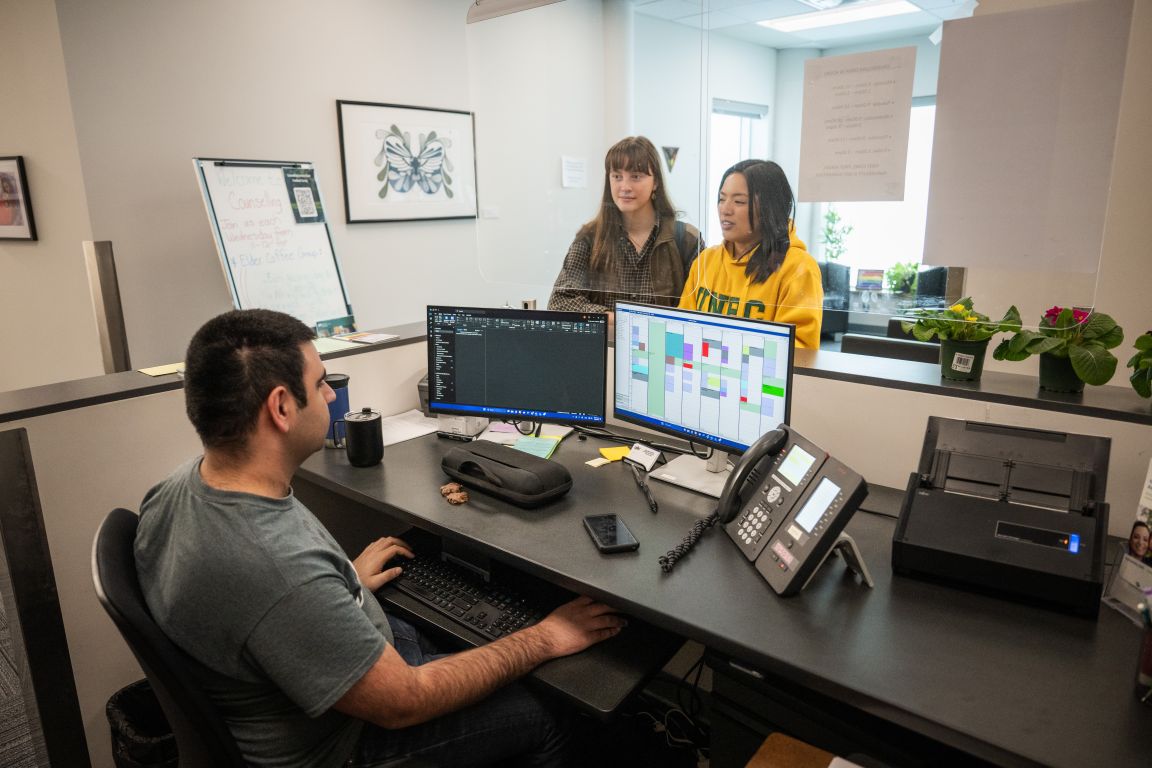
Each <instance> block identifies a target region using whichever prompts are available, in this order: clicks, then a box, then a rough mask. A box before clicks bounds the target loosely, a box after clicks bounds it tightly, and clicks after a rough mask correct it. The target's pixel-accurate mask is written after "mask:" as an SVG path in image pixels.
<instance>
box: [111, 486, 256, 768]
mask: <svg viewBox="0 0 1152 768" xmlns="http://www.w3.org/2000/svg"><path fill="white" fill-rule="evenodd" d="M138 523H139V518H138V517H137V516H136V515H135V514H134V513H133V512H130V511H128V510H126V509H114V510H112V511H111V512H110V513H108V516H107V517H106V518H104V522H103V523H102V524H101V525H100V530H99V531H97V532H96V540H95V542H94V543H93V546H92V581H93V583H94V584H95V586H96V596H97V598H99V600H100V604H101V605H103V606H104V610H106V611H107V612H108V615H109V616H111V617H112V621H113V622H114V623H115V624H116V628H117V629H119V630H120V634H121V635H123V636H124V640H125V641H127V643H128V647H129V648H131V649H132V653H133V654H134V655H135V656H136V660H137V661H139V662H140V666H141V667H143V668H144V674H145V675H146V676H147V677H148V682H149V683H151V685H152V689H153V691H155V693H156V698H157V699H158V700H159V701H160V706H161V708H162V709H163V710H164V714H165V716H166V717H167V718H168V724H169V725H171V726H172V733H173V734H175V736H176V747H177V749H178V750H179V759H180V766H181V768H199V767H200V766H205V768H207V767H208V766H213V767H215V766H223V767H225V768H228V767H230V766H237V767H238V768H239V767H241V766H244V765H245V763H244V759H243V757H242V756H241V754H240V750H239V748H238V747H237V746H236V741H235V739H233V738H232V734H231V733H230V732H229V730H228V726H227V725H226V724H225V722H224V719H223V718H222V717H221V716H220V714H219V713H218V712H217V711H216V709H215V708H214V707H213V705H212V702H211V701H209V699H208V696H207V695H206V694H205V693H204V690H203V689H202V688H201V687H200V685H199V683H197V682H196V680H195V678H194V677H193V676H192V674H191V673H190V671H189V669H190V667H191V666H192V665H193V664H195V663H196V662H195V661H194V660H192V659H191V658H190V657H189V656H188V655H187V654H185V653H184V652H183V651H182V650H180V648H178V647H177V646H176V645H175V644H174V643H173V642H172V641H171V640H169V639H168V636H167V635H165V634H164V632H163V631H162V630H161V629H160V627H159V626H158V625H157V624H156V622H155V621H154V620H153V619H152V615H151V614H150V613H149V612H148V606H147V604H146V603H145V602H144V593H143V591H142V590H141V589H140V582H139V580H138V579H137V577H136V557H135V554H134V552H133V543H134V542H135V540H136V526H137V524H138Z"/></svg>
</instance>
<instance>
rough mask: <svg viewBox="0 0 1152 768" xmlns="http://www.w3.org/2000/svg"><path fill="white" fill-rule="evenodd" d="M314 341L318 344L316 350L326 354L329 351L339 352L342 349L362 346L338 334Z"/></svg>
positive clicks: (313, 341) (313, 340)
mask: <svg viewBox="0 0 1152 768" xmlns="http://www.w3.org/2000/svg"><path fill="white" fill-rule="evenodd" d="M312 343H313V344H314V345H315V346H316V351H317V352H319V353H320V354H321V355H326V354H328V353H329V352H339V351H340V350H342V349H357V348H358V347H359V346H360V345H359V344H357V343H356V342H354V341H344V340H343V339H340V338H337V337H336V336H325V337H323V338H319V339H312Z"/></svg>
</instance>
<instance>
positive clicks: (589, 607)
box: [526, 597, 628, 656]
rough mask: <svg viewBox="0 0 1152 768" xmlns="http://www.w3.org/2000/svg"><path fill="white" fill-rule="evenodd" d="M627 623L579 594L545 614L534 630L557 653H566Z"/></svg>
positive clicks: (618, 629) (608, 636)
mask: <svg viewBox="0 0 1152 768" xmlns="http://www.w3.org/2000/svg"><path fill="white" fill-rule="evenodd" d="M627 623H628V622H627V621H625V619H624V617H623V616H621V615H620V614H618V613H616V612H615V611H614V610H613V609H612V608H610V607H608V606H607V605H604V603H598V602H596V601H595V600H593V599H592V598H590V597H577V598H576V599H575V600H572V601H571V602H567V603H565V604H564V605H562V606H560V607H559V608H557V609H556V610H554V611H552V613H550V614H548V615H547V616H545V617H544V618H543V619H542V620H541V621H540V623H539V624H537V625H536V626H535V627H532V628H531V630H536V631H539V632H540V633H541V635H542V636H543V638H544V639H545V642H547V643H548V644H549V647H550V648H551V651H552V654H553V655H554V656H567V655H569V654H572V653H578V652H580V651H582V650H584V649H585V648H587V647H588V646H590V645H595V644H596V643H598V642H600V641H601V640H607V639H608V638H610V637H612V636H614V635H617V634H619V633H620V630H621V629H623V628H624V627H625V626H626V625H627ZM531 630H526V631H531Z"/></svg>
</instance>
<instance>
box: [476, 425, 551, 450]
mask: <svg viewBox="0 0 1152 768" xmlns="http://www.w3.org/2000/svg"><path fill="white" fill-rule="evenodd" d="M571 433H572V427H566V426H563V425H561V424H545V425H543V426H542V427H540V437H554V438H556V439H557V440H563V439H564V438H565V437H567V436H568V435H569V434H571ZM528 434H529V435H535V434H536V433H535V432H529V433H528ZM524 436H525V435H524V433H523V432H519V431H518V430H517V429H516V428H515V427H513V426H512V425H511V424H506V423H504V422H500V421H494V422H492V423H491V424H489V425H488V427H487V429H485V430H484V431H483V432H481V433H480V434H479V435H477V437H476V439H477V440H487V441H489V442H491V443H500V445H513V444H515V442H516V441H517V440H519V439H520V438H521V437H524Z"/></svg>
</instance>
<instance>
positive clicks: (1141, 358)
mask: <svg viewBox="0 0 1152 768" xmlns="http://www.w3.org/2000/svg"><path fill="white" fill-rule="evenodd" d="M1133 346H1134V347H1136V354H1134V355H1132V359H1131V360H1129V361H1128V367H1129V368H1131V369H1132V375H1131V376H1129V377H1128V380H1129V381H1130V382H1132V389H1134V390H1136V394H1138V395H1140V397H1152V331H1148V332H1147V333H1144V334H1142V335H1140V336H1137V337H1136V343H1135V344H1133Z"/></svg>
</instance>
